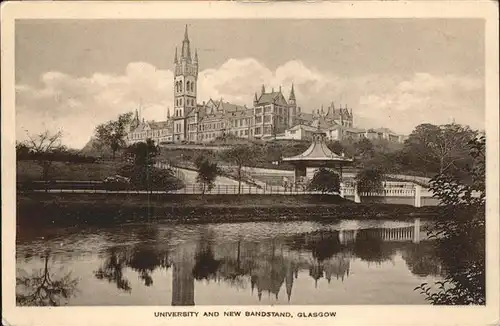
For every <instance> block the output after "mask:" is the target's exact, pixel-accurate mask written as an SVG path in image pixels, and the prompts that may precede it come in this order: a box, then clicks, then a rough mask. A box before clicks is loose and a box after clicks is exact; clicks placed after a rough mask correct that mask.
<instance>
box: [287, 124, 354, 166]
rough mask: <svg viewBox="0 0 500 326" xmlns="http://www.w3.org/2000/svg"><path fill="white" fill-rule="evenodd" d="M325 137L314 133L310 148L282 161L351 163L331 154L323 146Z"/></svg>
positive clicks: (350, 160) (344, 158) (347, 159)
mask: <svg viewBox="0 0 500 326" xmlns="http://www.w3.org/2000/svg"><path fill="white" fill-rule="evenodd" d="M325 137H326V134H325V133H323V132H321V131H319V130H318V131H316V132H315V133H314V134H313V142H312V144H311V146H309V148H308V149H306V150H305V152H304V153H302V154H299V155H296V156H292V157H284V158H283V161H286V162H291V163H293V162H307V161H314V162H324V163H344V164H348V163H352V161H353V160H352V159H350V158H347V157H344V156H342V155H338V154H335V153H334V152H332V151H331V150H330V149H329V148H328V146H326V144H325V141H324V139H325Z"/></svg>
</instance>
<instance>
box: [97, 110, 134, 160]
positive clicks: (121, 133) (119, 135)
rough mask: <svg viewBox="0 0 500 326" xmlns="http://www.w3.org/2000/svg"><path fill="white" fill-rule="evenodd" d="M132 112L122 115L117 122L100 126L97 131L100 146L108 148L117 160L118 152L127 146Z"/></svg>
mask: <svg viewBox="0 0 500 326" xmlns="http://www.w3.org/2000/svg"><path fill="white" fill-rule="evenodd" d="M132 115H133V114H132V112H129V113H124V114H120V115H119V116H118V119H117V120H110V121H108V122H106V123H103V124H100V125H98V126H97V127H96V129H95V137H96V139H97V141H98V143H99V144H101V145H104V146H108V147H109V148H110V149H111V151H112V152H113V159H115V155H116V152H117V151H118V150H119V149H120V148H123V147H124V146H125V139H124V138H125V136H126V135H127V132H128V131H127V127H128V126H129V124H130V122H131V121H132Z"/></svg>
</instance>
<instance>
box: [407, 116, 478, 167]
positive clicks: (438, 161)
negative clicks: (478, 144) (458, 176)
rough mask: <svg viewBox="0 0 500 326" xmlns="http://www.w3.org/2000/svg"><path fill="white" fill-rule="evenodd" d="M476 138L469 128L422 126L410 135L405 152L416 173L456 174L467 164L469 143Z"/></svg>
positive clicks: (449, 125) (454, 125) (456, 125)
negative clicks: (449, 172) (419, 171)
mask: <svg viewBox="0 0 500 326" xmlns="http://www.w3.org/2000/svg"><path fill="white" fill-rule="evenodd" d="M476 135H477V133H476V132H475V131H472V130H471V129H470V128H469V127H467V126H461V125H459V124H455V123H452V124H447V125H442V126H436V125H432V124H421V125H419V126H417V127H416V128H415V130H414V131H413V132H412V133H411V134H410V136H409V137H408V139H407V140H406V142H405V146H404V149H403V150H404V152H405V154H406V155H407V156H408V157H409V162H410V164H411V165H412V166H413V167H414V168H415V169H416V170H421V171H430V172H434V173H437V174H443V173H445V172H448V170H450V171H452V172H453V173H457V172H460V171H461V170H463V168H464V166H465V165H466V164H467V162H466V159H468V158H469V156H468V142H469V141H470V140H471V139H474V138H475V137H476Z"/></svg>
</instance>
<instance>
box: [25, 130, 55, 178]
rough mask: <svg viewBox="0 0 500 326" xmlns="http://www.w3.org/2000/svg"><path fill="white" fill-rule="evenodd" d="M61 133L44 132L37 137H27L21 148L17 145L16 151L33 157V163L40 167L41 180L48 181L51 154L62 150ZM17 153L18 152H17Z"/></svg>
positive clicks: (51, 160) (51, 159) (51, 161)
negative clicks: (27, 153)
mask: <svg viewBox="0 0 500 326" xmlns="http://www.w3.org/2000/svg"><path fill="white" fill-rule="evenodd" d="M61 138H62V132H61V131H59V132H56V133H51V132H50V131H48V130H46V131H44V132H42V133H40V134H37V135H28V140H26V141H25V142H24V145H23V146H20V145H18V146H17V149H18V150H22V151H24V152H26V148H27V149H28V152H29V153H31V154H32V155H33V157H34V158H35V161H36V162H37V163H38V164H39V165H40V166H41V167H42V180H43V181H48V179H49V173H50V169H51V167H52V163H53V154H54V153H55V152H58V151H60V150H62V149H63V148H64V147H63V146H62V145H61ZM18 153H19V152H18Z"/></svg>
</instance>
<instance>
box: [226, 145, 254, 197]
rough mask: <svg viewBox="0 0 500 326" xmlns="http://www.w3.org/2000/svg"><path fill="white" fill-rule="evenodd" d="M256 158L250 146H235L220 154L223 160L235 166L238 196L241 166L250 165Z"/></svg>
mask: <svg viewBox="0 0 500 326" xmlns="http://www.w3.org/2000/svg"><path fill="white" fill-rule="evenodd" d="M256 156H257V150H256V149H255V148H254V147H253V146H251V145H236V146H233V147H231V148H229V149H227V150H225V151H223V152H222V153H221V157H222V159H223V160H225V161H227V162H230V163H233V164H234V165H235V166H236V172H237V178H238V194H240V193H241V180H242V178H243V175H242V173H241V172H242V169H243V166H245V165H248V164H251V163H252V162H253V161H254V160H255V157H256Z"/></svg>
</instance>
